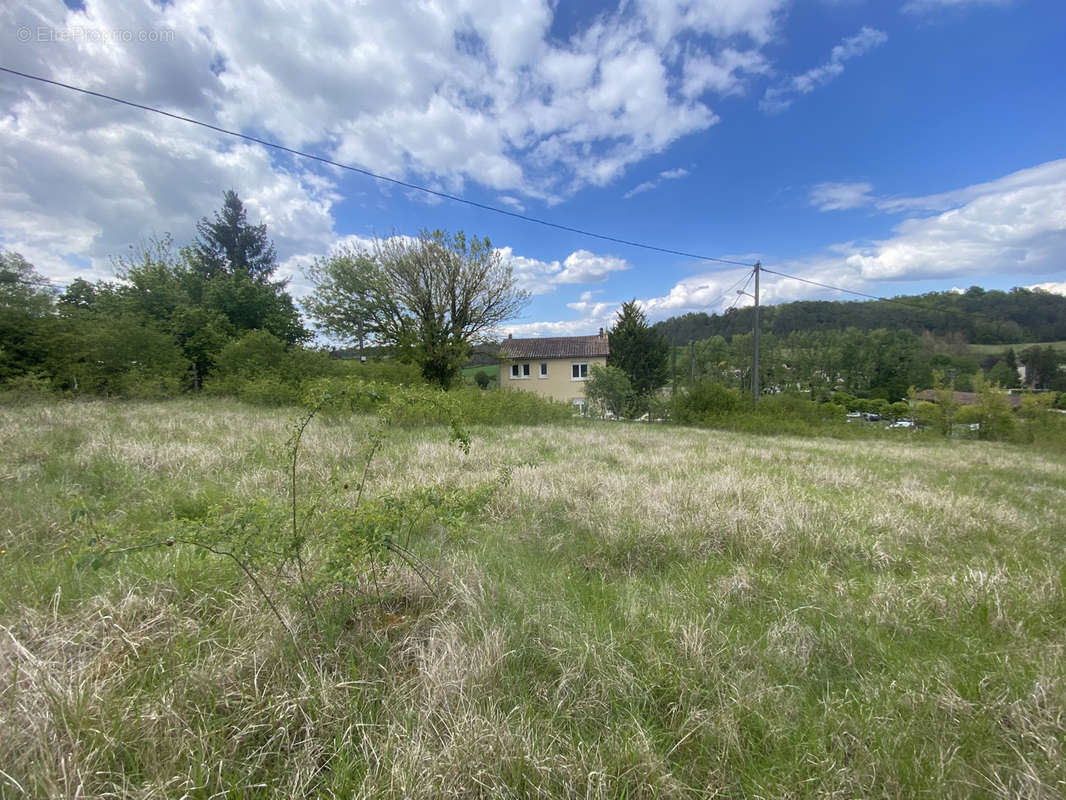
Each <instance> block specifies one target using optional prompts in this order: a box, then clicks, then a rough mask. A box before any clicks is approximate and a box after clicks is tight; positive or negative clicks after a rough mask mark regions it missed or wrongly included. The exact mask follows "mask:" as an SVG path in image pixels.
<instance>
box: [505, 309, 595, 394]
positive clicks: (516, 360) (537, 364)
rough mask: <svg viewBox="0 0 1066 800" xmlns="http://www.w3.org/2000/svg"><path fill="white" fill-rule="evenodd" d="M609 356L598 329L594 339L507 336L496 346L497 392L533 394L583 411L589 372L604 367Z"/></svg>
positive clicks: (590, 337)
mask: <svg viewBox="0 0 1066 800" xmlns="http://www.w3.org/2000/svg"><path fill="white" fill-rule="evenodd" d="M609 353H610V347H609V345H608V343H607V335H606V334H605V333H604V332H603V329H602V328H600V332H599V334H598V335H596V336H555V337H548V338H543V339H515V338H513V337H510V336H508V337H507V338H506V339H504V340H503V342H502V343H501V345H500V388H501V389H515V390H518V391H524V392H535V393H537V394H539V395H543V396H544V397H550V398H551V399H552V400H561V401H562V402H564V403H571V404H573V405H575V406H581V407H584V405H585V383H586V382H587V381H588V379H589V375H590V374H591V370H592V368H593V367H597V366H598V367H605V366H607V356H608V355H609Z"/></svg>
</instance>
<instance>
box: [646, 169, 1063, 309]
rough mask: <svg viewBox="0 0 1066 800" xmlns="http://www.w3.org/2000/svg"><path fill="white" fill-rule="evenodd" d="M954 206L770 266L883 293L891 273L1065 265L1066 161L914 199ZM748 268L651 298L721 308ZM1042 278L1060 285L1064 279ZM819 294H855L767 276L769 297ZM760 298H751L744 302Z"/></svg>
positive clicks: (690, 281) (916, 276) (1037, 270)
mask: <svg viewBox="0 0 1066 800" xmlns="http://www.w3.org/2000/svg"><path fill="white" fill-rule="evenodd" d="M945 204H948V205H949V206H950V207H949V208H948V209H947V210H944V211H941V212H940V213H935V214H932V215H930V216H916V217H912V218H910V219H907V220H905V221H904V222H902V223H900V224H899V225H897V226H896V228H895V229H894V231H893V234H892V235H891V236H889V237H888V238H885V239H882V240H877V241H874V242H869V243H857V242H842V243H838V244H835V245H830V246H829V247H827V248H825V253H824V254H823V255H819V256H814V257H811V258H807V259H796V260H786V261H781V262H776V263H775V262H774V261H773V260H772V259H767V264H768V265H769V266H770V268H772V269H774V270H776V271H778V272H785V273H788V274H791V275H797V276H799V277H801V278H806V279H808V280H812V281H817V282H818V283H825V284H829V285H832V286H839V287H842V288H845V289H851V290H853V291H859V292H866V293H875V294H876V293H877V292H875V291H873V290H874V288H875V284H877V283H879V282H884V281H903V280H907V281H915V280H925V279H933V278H946V277H958V278H965V279H966V280H969V279H971V278H976V277H979V276H983V275H990V274H997V273H998V274H1024V275H1039V274H1041V273H1059V272H1061V270H1062V254H1063V253H1066V159H1064V160H1060V161H1051V162H1048V163H1046V164H1041V165H1039V166H1036V167H1032V168H1030V169H1026V170H1021V171H1019V172H1015V173H1012V174H1010V175H1006V176H1004V177H1002V178H999V179H997V180H994V181H989V182H987V183H981V184H977V185H974V186H969V187H966V188H964V189H960V190H957V191H954V192H946V193H942V194H938V195H930V196H929V197H926V198H920V197H919V198H909V199H908V205H909V206H911V207H915V208H928V207H938V208H939V207H942V206H943V205H945ZM742 274H743V271H739V272H736V271H729V272H714V273H708V274H706V275H697V276H692V277H689V278H686V279H685V280H683V281H680V282H678V283H677V284H676V285H675V286H673V287H672V288H671V289H670V291H669V292H667V293H666V294H665V295H662V296H659V297H652V298H649V299H647V300H646V301H645V303H646V306H647V308H648V309H649V316H652V317H654V318H656V319H660V318H663V317H667V316H671V315H674V314H679V313H685V312H687V311H707V312H715V311H718V312H721V311H722V310H724V308H726V307H727V306H728V305H730V304H731V303H732V302H733V300H734V299H735V298H734V295H733V294H732V292H726V289H727V288H728V287H729V285H730V284H731V283H733V282H734V281H735V280H736V279H737V278H738V277H740V276H741V275H742ZM967 285H969V284H967ZM1035 286H1037V287H1040V288H1045V289H1046V290H1047V291H1054V292H1059V291H1060V290H1062V288H1063V286H1064V284H1063V283H1061V282H1046V283H1039V284H1035ZM749 291H750V289H749ZM723 293H725V294H724V295H723ZM819 296H829V297H842V296H843V297H847V295H840V294H838V293H833V292H830V291H827V290H824V289H821V288H819V287H816V286H811V285H809V284H804V283H801V282H798V281H792V280H788V279H786V278H781V277H779V276H775V275H773V274H770V273H766V274H764V277H763V281H762V285H761V299H762V301H763V302H765V303H774V302H782V301H785V300H797V299H803V298H809V297H819ZM750 302H751V301H750V300H749V299H747V298H742V299H741V301H740V303H739V304H738V305H746V304H748V303H750Z"/></svg>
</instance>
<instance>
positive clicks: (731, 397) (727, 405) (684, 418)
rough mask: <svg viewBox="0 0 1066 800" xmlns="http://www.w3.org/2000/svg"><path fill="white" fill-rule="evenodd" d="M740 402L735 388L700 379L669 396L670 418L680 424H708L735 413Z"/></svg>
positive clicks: (738, 393)
mask: <svg viewBox="0 0 1066 800" xmlns="http://www.w3.org/2000/svg"><path fill="white" fill-rule="evenodd" d="M742 402H743V401H742V400H741V398H740V392H738V391H737V390H736V389H729V388H727V387H725V386H723V385H722V384H720V383H712V382H711V381H702V382H701V383H697V384H696V385H695V386H693V387H692V388H691V389H689V390H688V391H679V392H677V393H676V394H674V396H673V397H671V398H670V418H671V419H672V420H673V421H674V422H677V423H678V424H681V425H709V424H711V423H713V422H715V421H718V420H721V419H722V418H723V417H725V416H727V415H731V414H735V413H736V412H737V411H738V410H739V409H740V407H741V404H742Z"/></svg>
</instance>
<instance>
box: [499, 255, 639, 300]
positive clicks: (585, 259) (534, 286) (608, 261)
mask: <svg viewBox="0 0 1066 800" xmlns="http://www.w3.org/2000/svg"><path fill="white" fill-rule="evenodd" d="M500 252H501V253H502V254H503V257H504V258H505V259H507V260H509V261H510V263H511V266H512V267H513V269H514V272H515V275H516V276H517V278H518V282H519V285H520V286H521V287H522V288H523V289H525V290H526V291H528V292H530V293H532V294H547V293H548V292H552V291H554V290H555V289H556V287H558V286H559V285H560V284H574V283H577V284H581V283H584V284H589V283H603V282H604V281H606V280H607V279H608V277H610V275H611V273H614V272H621V271H623V270H627V269H629V268H630V266H629V263H628V262H627V261H626V260H625V259H624V258H619V257H617V256H608V255H598V254H596V253H592V252H590V251H588V250H575V251H574V252H572V253H571V254H570V255H568V256H567V257H566V258H565V259H564V260H563V261H562V262H561V263H560V262H559V261H540V260H538V259H535V258H528V257H526V256H520V255H516V254H515V253H514V251H513V250H512V249H511V248H510V247H503V248H500Z"/></svg>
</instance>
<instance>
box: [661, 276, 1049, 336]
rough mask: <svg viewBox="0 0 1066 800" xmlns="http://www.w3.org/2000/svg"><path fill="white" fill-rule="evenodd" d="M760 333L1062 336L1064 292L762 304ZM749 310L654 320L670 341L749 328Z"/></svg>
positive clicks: (974, 291) (977, 291)
mask: <svg viewBox="0 0 1066 800" xmlns="http://www.w3.org/2000/svg"><path fill="white" fill-rule="evenodd" d="M760 317H761V320H760V325H761V330H762V331H763V332H766V333H772V334H774V335H776V336H779V337H780V336H787V335H788V334H791V333H796V332H815V331H834V330H835V331H842V330H846V329H848V328H855V329H857V330H860V331H873V330H878V329H894V330H908V331H910V332H912V333H914V334H918V335H920V334H922V333H926V332H927V333H930V334H932V335H934V336H942V337H962V338H964V339H965V340H966V341H967V342H971V343H974V344H1013V343H1015V342H1051V341H1060V340H1064V339H1066V297H1063V296H1061V295H1056V294H1052V293H1050V292H1045V291H1041V290H1030V289H1024V288H1021V287H1016V288H1014V289H1011V290H1010V291H1009V292H1004V291H1000V290H985V289H982V288H980V287H978V286H971V287H970V288H969V289H967V290H966V291H965V292H930V293H928V294H922V295H914V296H900V297H896V298H893V299H891V300H870V301H828V300H817V301H815V300H804V301H797V302H793V303H781V304H780V305H775V306H763V307H762V308H761V309H760ZM753 324H754V312H753V310H752V309H751V308H750V307H748V308H734V309H730V310H729V311H727V312H726V313H724V314H706V313H703V312H699V313H690V314H684V315H682V316H678V317H671V318H670V319H667V320H663V321H662V322H658V323H656V324H655V325H654V327H655V329H656V330H657V331H659V332H660V333H662V334H663V335H664V336H665V337H666V338H667V339H668V340H669V341H670V342H671V343H672V344H674V345H686V344H688V343H689V342H691V341H699V340H702V339H709V338H711V337H714V336H723V337H725V338H727V339H728V338H731V337H733V336H735V335H737V334H742V333H746V332H748V331H750V330H751V329H752V326H753Z"/></svg>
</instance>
